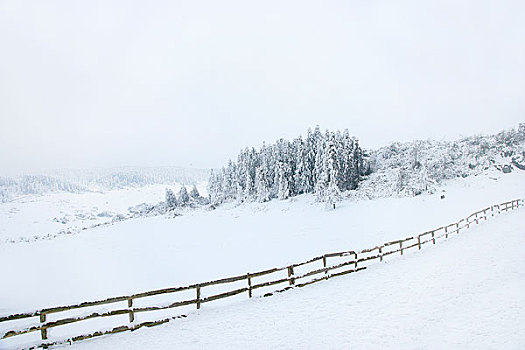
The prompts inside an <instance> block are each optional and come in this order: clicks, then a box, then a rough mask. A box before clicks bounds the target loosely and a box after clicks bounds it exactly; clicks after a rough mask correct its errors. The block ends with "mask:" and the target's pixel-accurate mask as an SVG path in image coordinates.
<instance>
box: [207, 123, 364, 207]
mask: <svg viewBox="0 0 525 350" xmlns="http://www.w3.org/2000/svg"><path fill="white" fill-rule="evenodd" d="M363 159H364V154H363V150H362V149H361V147H360V146H359V141H358V140H357V138H355V137H351V136H350V134H349V132H348V130H344V131H343V132H340V131H336V132H331V131H328V130H327V131H325V132H324V133H323V132H321V130H320V129H319V126H317V127H316V128H315V129H314V130H313V131H312V130H311V129H308V132H307V135H306V137H305V138H303V137H302V136H299V137H298V138H296V139H294V140H293V141H287V140H283V139H280V140H278V141H277V142H275V143H274V144H270V145H266V144H263V146H262V147H261V148H260V149H258V150H256V149H255V148H246V149H244V150H242V151H241V152H240V153H239V155H238V157H237V162H234V161H232V160H230V161H229V162H228V164H227V165H226V166H224V167H223V168H221V169H219V170H212V172H211V174H210V178H209V182H208V193H209V199H210V202H211V203H212V204H220V203H223V202H227V201H238V202H245V201H247V202H252V201H258V202H266V201H269V200H271V199H273V198H279V199H287V198H290V197H293V196H296V195H300V194H303V193H315V195H316V197H317V199H318V200H319V201H327V202H335V201H337V200H338V199H339V198H340V197H341V193H342V192H344V191H347V190H354V189H356V188H357V185H358V183H359V181H360V180H361V178H362V176H363V175H366V174H367V173H368V172H369V167H368V166H367V165H365V162H364V160H363Z"/></svg>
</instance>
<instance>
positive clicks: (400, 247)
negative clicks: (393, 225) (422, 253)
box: [399, 241, 403, 255]
mask: <svg viewBox="0 0 525 350" xmlns="http://www.w3.org/2000/svg"><path fill="white" fill-rule="evenodd" d="M399 249H400V250H401V255H403V241H401V242H399Z"/></svg>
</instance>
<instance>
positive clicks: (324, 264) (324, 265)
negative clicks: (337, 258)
mask: <svg viewBox="0 0 525 350" xmlns="http://www.w3.org/2000/svg"><path fill="white" fill-rule="evenodd" d="M323 267H324V268H325V269H326V255H323ZM327 273H328V270H325V271H324V274H325V275H326V274H327Z"/></svg>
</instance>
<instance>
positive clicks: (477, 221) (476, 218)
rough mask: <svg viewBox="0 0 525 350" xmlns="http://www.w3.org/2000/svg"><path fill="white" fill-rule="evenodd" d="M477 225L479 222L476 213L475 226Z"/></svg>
mask: <svg viewBox="0 0 525 350" xmlns="http://www.w3.org/2000/svg"><path fill="white" fill-rule="evenodd" d="M477 224H479V221H478V213H476V225H477Z"/></svg>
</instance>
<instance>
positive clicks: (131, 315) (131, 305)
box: [128, 298, 135, 323]
mask: <svg viewBox="0 0 525 350" xmlns="http://www.w3.org/2000/svg"><path fill="white" fill-rule="evenodd" d="M132 307H133V298H128V309H129V323H133V321H135V314H134V313H133V309H132Z"/></svg>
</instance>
